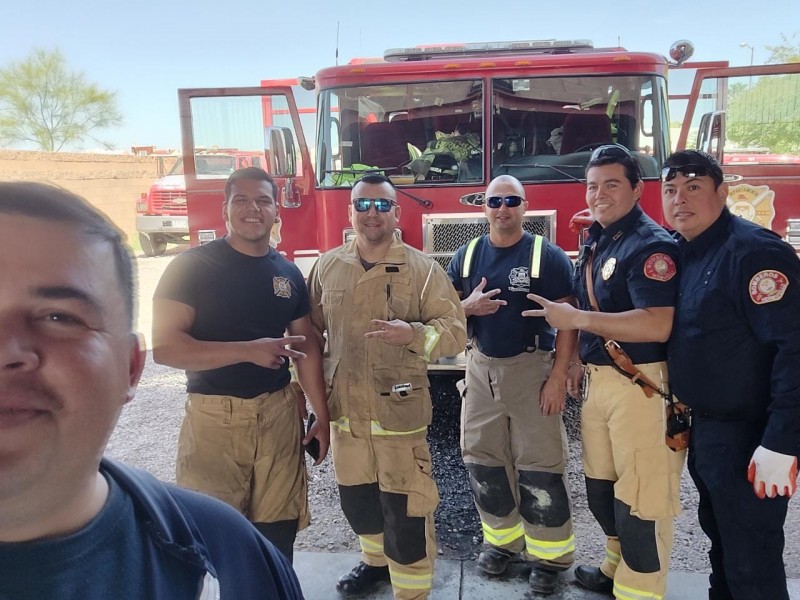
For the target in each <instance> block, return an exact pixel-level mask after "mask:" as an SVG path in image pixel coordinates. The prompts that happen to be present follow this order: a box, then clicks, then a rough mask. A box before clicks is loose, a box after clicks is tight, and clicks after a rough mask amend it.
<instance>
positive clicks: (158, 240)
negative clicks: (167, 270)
mask: <svg viewBox="0 0 800 600" xmlns="http://www.w3.org/2000/svg"><path fill="white" fill-rule="evenodd" d="M139 243H140V244H141V246H142V251H143V252H144V255H145V256H161V255H162V254H164V251H165V250H166V249H167V241H166V240H165V239H164V238H162V237H161V236H159V235H152V236H150V235H147V234H146V233H140V234H139Z"/></svg>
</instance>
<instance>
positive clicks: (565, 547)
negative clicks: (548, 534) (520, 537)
mask: <svg viewBox="0 0 800 600" xmlns="http://www.w3.org/2000/svg"><path fill="white" fill-rule="evenodd" d="M525 549H526V550H527V551H528V554H531V555H533V556H535V557H537V558H543V559H545V560H552V559H554V558H558V557H560V556H564V555H565V554H569V553H570V552H575V536H574V535H571V536H569V537H568V538H567V539H566V540H559V541H557V542H550V541H546V540H537V539H534V538H532V537H528V536H527V535H526V536H525Z"/></svg>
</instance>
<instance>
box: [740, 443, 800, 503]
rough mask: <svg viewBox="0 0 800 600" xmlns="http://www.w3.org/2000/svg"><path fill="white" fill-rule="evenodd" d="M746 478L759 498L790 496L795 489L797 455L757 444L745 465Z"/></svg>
mask: <svg viewBox="0 0 800 600" xmlns="http://www.w3.org/2000/svg"><path fill="white" fill-rule="evenodd" d="M747 480H748V481H749V482H750V483H752V484H753V490H754V491H755V493H756V496H758V497H759V498H762V499H763V498H765V497H767V496H769V497H770V498H774V497H775V496H787V497H789V498H791V497H792V494H794V493H795V491H796V490H797V457H796V456H789V455H787V454H779V453H778V452H773V451H772V450H768V449H767V448H764V446H759V447H758V448H756V451H755V452H753V458H751V459H750V466H748V467H747Z"/></svg>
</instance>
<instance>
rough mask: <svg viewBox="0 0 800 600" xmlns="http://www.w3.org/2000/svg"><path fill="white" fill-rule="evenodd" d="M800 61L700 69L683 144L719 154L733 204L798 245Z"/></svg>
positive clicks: (680, 144) (730, 204)
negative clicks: (797, 100) (799, 98)
mask: <svg viewBox="0 0 800 600" xmlns="http://www.w3.org/2000/svg"><path fill="white" fill-rule="evenodd" d="M797 97H800V63H791V64H777V65H758V66H749V67H729V68H710V69H698V71H697V73H696V75H695V80H694V84H693V86H692V92H691V94H690V96H689V98H688V104H687V108H686V115H685V118H684V121H683V125H682V127H681V132H680V136H679V138H678V144H677V148H678V149H684V148H694V149H698V150H703V151H705V152H709V153H710V154H713V155H714V156H716V157H717V158H718V160H719V161H720V163H721V164H722V167H723V171H724V173H725V179H726V181H727V183H728V207H729V208H730V210H731V211H732V212H733V213H734V214H736V215H739V216H741V217H744V218H746V219H748V220H751V221H754V222H756V223H758V224H760V225H762V226H764V227H767V228H769V229H772V230H773V231H775V232H777V233H779V234H780V235H781V236H782V237H784V238H785V239H786V240H787V241H789V242H790V243H792V245H794V246H795V248H797V249H800V105H798V103H797V102H796V101H795V99H796V98H797Z"/></svg>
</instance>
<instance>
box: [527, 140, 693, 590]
mask: <svg viewBox="0 0 800 600" xmlns="http://www.w3.org/2000/svg"><path fill="white" fill-rule="evenodd" d="M586 183H587V186H586V202H587V204H588V206H589V209H590V210H591V212H592V216H593V217H594V218H595V220H596V222H595V223H594V224H592V226H591V227H590V228H589V239H588V244H587V246H585V247H584V248H583V249H582V251H581V254H580V257H579V260H578V263H577V265H576V273H575V279H574V281H573V290H574V292H575V296H576V298H577V300H578V304H579V306H580V309H577V308H574V307H572V306H570V305H568V304H564V303H561V304H556V303H553V302H549V301H547V300H545V299H544V298H540V297H539V296H536V295H534V294H531V295H530V296H529V297H530V298H532V299H534V300H535V301H536V302H538V303H539V304H541V305H542V307H543V309H541V310H532V311H525V312H524V313H523V314H525V315H527V316H546V317H547V320H548V322H549V323H550V324H551V325H552V326H553V327H555V328H556V329H558V330H559V331H563V330H569V329H580V330H581V333H580V358H581V360H582V361H583V362H584V363H585V364H586V370H587V371H588V375H587V380H588V385H587V390H586V399H585V402H584V405H583V411H582V417H581V429H582V437H583V461H584V471H585V474H586V492H587V498H588V503H589V508H590V510H591V511H592V514H593V515H594V517H595V518H596V519H597V521H598V523H599V524H600V526H601V527H602V529H603V532H604V533H605V534H606V536H607V541H606V557H605V559H604V560H603V562H602V564H601V565H600V567H599V568H598V567H590V566H584V565H581V566H578V567H577V568H576V570H575V578H576V580H577V582H578V583H579V584H580V585H581V586H583V587H585V588H588V589H591V590H594V591H600V592H612V591H613V593H614V595H615V596H616V597H617V598H626V599H631V600H640V599H641V600H644V599H646V598H661V597H663V596H664V595H665V593H666V585H667V572H668V570H669V558H670V552H671V549H672V534H673V527H674V523H673V520H674V517H675V516H676V515H677V514H678V513H679V512H680V473H681V471H682V470H683V461H684V457H685V454H686V453H685V451H680V452H672V451H671V450H670V449H669V448H668V447H667V445H666V442H665V438H664V430H665V425H664V423H665V410H664V402H663V400H662V398H661V397H660V396H659V395H658V394H657V393H651V395H649V396H648V393H647V392H646V391H645V389H644V388H642V387H640V386H639V385H637V384H636V383H634V382H633V381H632V379H631V378H630V377H628V376H626V375H624V374H623V373H621V372H619V371H618V370H617V368H616V366H615V365H614V363H613V361H612V359H611V357H610V355H609V354H608V352H607V351H606V350H605V348H604V343H605V340H614V341H616V342H618V343H619V345H620V346H621V347H622V349H623V350H624V351H626V352H627V354H628V355H629V356H630V359H631V361H632V365H633V366H634V369H633V371H634V373H635V372H636V371H640V372H641V373H643V374H644V375H645V376H646V377H647V378H648V379H649V380H650V381H651V382H653V384H654V385H656V386H661V385H666V384H667V368H666V356H667V354H666V344H665V342H666V340H667V339H668V337H669V333H670V329H671V327H672V317H673V314H674V306H675V297H676V293H677V279H678V278H677V270H676V258H677V247H676V244H675V242H674V240H673V239H672V238H671V237H670V236H669V234H668V233H667V232H666V231H665V230H664V229H663V228H662V227H660V226H659V225H658V224H656V223H655V222H654V221H653V220H652V219H650V218H649V217H648V216H647V215H645V214H644V213H643V212H642V209H641V208H640V207H639V205H638V200H639V198H640V197H641V194H642V190H643V183H642V180H641V174H640V172H639V167H638V163H637V162H636V159H635V158H633V157H632V156H631V155H630V153H629V152H628V150H627V149H625V148H623V147H622V146H618V145H607V146H601V147H600V148H598V149H597V150H595V152H594V153H593V154H592V157H591V159H590V161H589V164H588V166H587V168H586ZM592 254H593V257H591V255H592ZM590 266H591V271H590V273H591V281H592V287H593V289H594V295H595V296H596V302H597V305H598V309H593V308H592V304H593V301H592V300H591V299H590V294H589V293H588V291H587V287H588V286H587V277H586V271H587V270H589V268H590Z"/></svg>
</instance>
